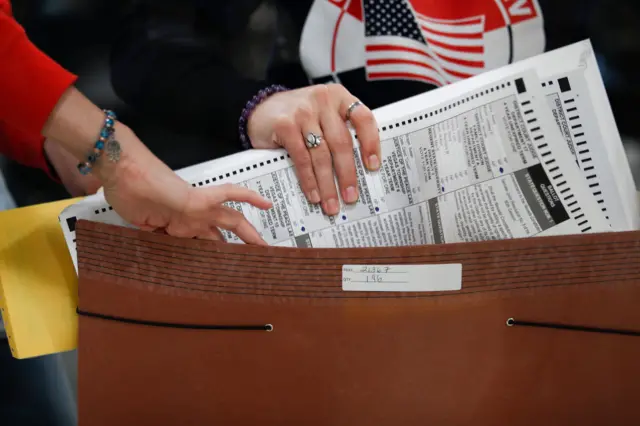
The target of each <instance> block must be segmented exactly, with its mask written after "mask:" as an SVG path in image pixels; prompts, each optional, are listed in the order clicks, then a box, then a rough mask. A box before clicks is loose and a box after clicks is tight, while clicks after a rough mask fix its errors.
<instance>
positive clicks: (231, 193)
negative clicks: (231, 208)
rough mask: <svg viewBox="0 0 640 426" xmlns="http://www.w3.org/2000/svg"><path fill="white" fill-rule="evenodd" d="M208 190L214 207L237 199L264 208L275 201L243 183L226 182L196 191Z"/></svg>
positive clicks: (269, 206) (211, 204)
mask: <svg viewBox="0 0 640 426" xmlns="http://www.w3.org/2000/svg"><path fill="white" fill-rule="evenodd" d="M198 190H200V191H208V195H209V205H210V207H212V208H218V207H220V204H222V203H226V202H228V201H236V202H239V203H248V204H251V205H252V206H254V207H257V208H259V209H262V210H266V209H270V208H271V207H273V203H272V202H271V201H270V200H269V199H267V198H265V197H263V196H262V195H260V194H258V193H257V192H256V191H253V190H251V189H249V188H245V187H244V186H242V185H233V184H230V183H226V184H224V185H219V186H212V187H209V188H204V189H197V190H196V191H198Z"/></svg>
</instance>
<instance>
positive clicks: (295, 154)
mask: <svg viewBox="0 0 640 426" xmlns="http://www.w3.org/2000/svg"><path fill="white" fill-rule="evenodd" d="M275 132H276V135H277V138H278V143H279V144H280V145H282V146H283V147H284V148H285V149H286V150H287V152H288V153H289V156H290V157H291V159H292V160H293V164H294V165H295V169H296V175H297V176H298V180H299V181H300V187H301V188H302V191H303V192H304V194H305V196H306V197H307V200H309V202H310V203H312V204H317V203H319V202H320V191H319V189H318V184H317V182H316V175H315V174H314V172H313V164H312V163H311V155H309V151H308V150H307V146H306V145H305V142H304V140H303V136H302V133H301V132H300V127H298V125H297V124H296V123H295V122H294V121H293V119H291V118H287V119H283V120H281V121H279V122H278V123H276V126H275Z"/></svg>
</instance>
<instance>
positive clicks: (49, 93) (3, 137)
mask: <svg viewBox="0 0 640 426" xmlns="http://www.w3.org/2000/svg"><path fill="white" fill-rule="evenodd" d="M0 63H2V66H0V122H4V123H5V124H4V125H3V126H2V128H0V153H4V154H6V155H7V156H8V157H10V158H12V159H14V160H16V161H18V162H20V163H22V164H25V165H27V166H31V167H38V168H42V169H45V170H47V166H46V161H45V158H44V149H43V138H42V137H39V135H40V134H41V131H42V128H43V127H44V124H45V123H46V121H47V119H48V118H49V114H51V111H52V110H53V108H54V107H55V105H56V104H57V103H58V100H59V99H60V96H62V94H63V93H64V91H65V90H67V88H68V87H69V86H70V85H72V84H73V83H74V82H75V79H76V76H75V75H73V74H71V73H70V72H68V71H66V70H65V69H64V68H62V67H61V66H60V65H58V64H57V63H56V62H55V61H53V60H52V59H51V58H49V57H47V56H46V55H45V54H44V53H43V52H41V51H40V50H39V49H38V48H37V47H36V46H34V45H33V43H31V42H30V41H29V39H28V38H27V35H26V34H25V32H24V29H23V28H22V27H21V26H20V25H19V24H18V23H17V22H16V21H15V20H14V19H13V18H12V16H11V8H10V4H9V2H8V1H7V0H0ZM3 130H4V131H3ZM20 135H22V137H19V136H20Z"/></svg>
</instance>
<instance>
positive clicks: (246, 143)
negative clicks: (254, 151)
mask: <svg viewBox="0 0 640 426" xmlns="http://www.w3.org/2000/svg"><path fill="white" fill-rule="evenodd" d="M287 90H289V89H287V88H286V87H284V86H281V85H279V84H274V85H273V86H269V87H267V88H264V89H261V90H260V91H258V94H256V95H255V96H254V97H253V98H252V99H250V100H249V102H247V104H246V105H245V107H244V109H243V110H242V114H241V115H240V118H239V119H238V133H239V135H240V143H241V144H242V147H243V148H244V149H250V148H251V141H250V140H249V135H248V134H247V122H248V121H249V117H250V116H251V113H252V112H253V110H254V109H256V107H257V106H258V105H260V104H261V103H262V102H264V101H265V100H266V99H267V98H268V97H269V96H271V95H274V94H276V93H279V92H286V91H287Z"/></svg>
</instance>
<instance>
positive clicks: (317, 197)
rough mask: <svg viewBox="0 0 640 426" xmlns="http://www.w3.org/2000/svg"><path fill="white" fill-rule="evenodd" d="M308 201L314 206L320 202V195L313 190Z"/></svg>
mask: <svg viewBox="0 0 640 426" xmlns="http://www.w3.org/2000/svg"><path fill="white" fill-rule="evenodd" d="M309 201H310V202H312V203H314V204H316V203H319V202H320V194H319V193H318V191H316V190H315V189H314V190H313V191H311V194H309Z"/></svg>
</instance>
